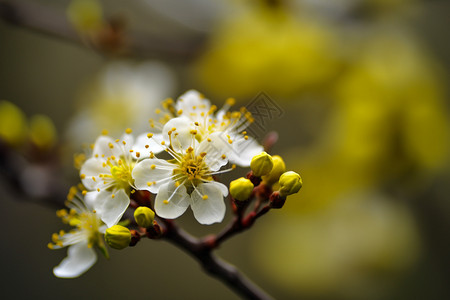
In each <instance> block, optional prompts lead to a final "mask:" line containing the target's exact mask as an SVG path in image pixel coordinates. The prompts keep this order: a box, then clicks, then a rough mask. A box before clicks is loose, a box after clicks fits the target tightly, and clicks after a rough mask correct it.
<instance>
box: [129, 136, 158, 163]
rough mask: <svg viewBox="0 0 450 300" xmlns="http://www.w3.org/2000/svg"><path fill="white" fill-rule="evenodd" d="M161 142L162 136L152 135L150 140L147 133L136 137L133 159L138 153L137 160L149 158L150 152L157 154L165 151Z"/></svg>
mask: <svg viewBox="0 0 450 300" xmlns="http://www.w3.org/2000/svg"><path fill="white" fill-rule="evenodd" d="M162 141H163V138H162V134H153V135H152V137H151V138H149V137H148V136H147V133H144V134H141V135H140V136H138V138H137V140H136V143H135V144H134V146H133V157H134V158H135V159H136V158H138V157H136V153H137V152H139V153H140V155H139V158H146V157H149V155H150V152H153V153H155V154H156V153H159V152H161V151H163V150H164V149H166V147H164V146H163V145H161V142H162Z"/></svg>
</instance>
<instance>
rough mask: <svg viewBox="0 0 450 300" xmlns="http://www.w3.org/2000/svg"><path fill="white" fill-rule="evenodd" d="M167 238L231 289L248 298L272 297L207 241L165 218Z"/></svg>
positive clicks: (165, 235)
mask: <svg viewBox="0 0 450 300" xmlns="http://www.w3.org/2000/svg"><path fill="white" fill-rule="evenodd" d="M163 222H164V223H165V225H166V232H165V234H164V238H166V239H167V240H168V241H169V242H171V243H172V244H174V245H176V246H178V247H179V248H181V249H182V250H183V251H185V252H187V253H188V254H190V255H191V256H193V257H194V258H195V259H197V261H198V262H199V263H200V264H201V266H202V267H203V269H204V270H205V271H206V272H207V273H208V274H210V275H211V276H213V277H215V278H217V279H218V280H220V281H222V282H223V283H225V284H226V285H227V286H228V287H229V288H230V289H232V290H233V291H235V292H236V293H237V294H239V295H240V296H242V297H244V298H246V299H261V300H263V299H264V300H265V299H272V298H271V297H270V296H269V295H268V294H266V292H264V291H263V290H262V289H261V288H260V287H258V286H257V285H255V284H254V283H253V282H251V281H250V280H249V279H248V278H246V277H245V276H244V275H242V274H241V273H240V272H239V271H238V270H237V269H236V268H235V267H234V266H233V265H231V264H229V263H227V262H225V261H223V260H221V259H219V258H218V257H217V256H215V255H214V254H213V253H212V250H213V248H212V247H210V246H209V245H208V244H207V243H204V242H202V241H201V240H199V239H196V238H194V237H193V236H191V235H190V234H188V233H187V232H185V231H183V230H182V229H180V228H178V227H177V226H176V225H175V224H174V223H173V222H172V221H170V220H164V221H163Z"/></svg>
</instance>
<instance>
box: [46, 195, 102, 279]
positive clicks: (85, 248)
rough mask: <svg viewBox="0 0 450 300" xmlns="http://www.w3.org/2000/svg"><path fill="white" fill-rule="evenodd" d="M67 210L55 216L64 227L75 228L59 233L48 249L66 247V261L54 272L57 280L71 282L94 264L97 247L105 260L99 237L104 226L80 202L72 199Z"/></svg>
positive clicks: (53, 237) (55, 234) (85, 205)
mask: <svg viewBox="0 0 450 300" xmlns="http://www.w3.org/2000/svg"><path fill="white" fill-rule="evenodd" d="M67 206H68V207H69V208H70V211H69V212H68V211H67V210H66V209H62V210H59V211H58V212H57V215H58V216H59V217H61V218H62V220H63V222H64V223H68V224H70V225H71V226H75V227H76V228H75V229H74V230H72V231H70V232H68V233H65V232H64V231H60V232H59V234H57V233H54V234H53V236H52V241H53V243H49V244H48V247H49V248H50V249H60V248H63V247H69V249H68V251H67V253H68V255H67V257H66V258H64V259H63V260H62V261H61V263H60V264H59V265H58V266H56V267H55V268H54V269H53V273H54V274H55V276H56V277H62V278H74V277H78V276H80V275H81V274H83V273H84V272H86V271H87V270H88V269H89V268H90V267H92V266H93V265H94V263H95V262H96V261H97V254H96V252H95V250H94V249H93V247H94V246H96V247H98V248H99V249H101V250H102V251H103V253H104V254H105V255H106V256H107V252H106V248H105V245H104V242H103V239H102V235H103V233H104V232H105V230H106V225H105V224H104V223H103V222H102V221H101V219H100V218H99V216H98V215H97V214H96V213H94V212H93V210H92V208H91V207H89V205H88V204H85V203H84V202H83V201H82V200H81V198H78V199H77V198H73V199H71V200H70V201H69V203H68V204H67Z"/></svg>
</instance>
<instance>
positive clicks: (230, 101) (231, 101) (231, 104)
mask: <svg viewBox="0 0 450 300" xmlns="http://www.w3.org/2000/svg"><path fill="white" fill-rule="evenodd" d="M226 103H227V104H228V105H229V106H233V105H234V104H235V103H236V100H235V99H234V98H228V99H227V101H226Z"/></svg>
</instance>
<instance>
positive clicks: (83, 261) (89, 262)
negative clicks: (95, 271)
mask: <svg viewBox="0 0 450 300" xmlns="http://www.w3.org/2000/svg"><path fill="white" fill-rule="evenodd" d="M67 253H68V255H67V257H66V258H64V259H63V260H62V261H61V263H60V264H59V265H58V266H56V267H55V268H53V274H55V276H56V277H61V278H75V277H78V276H80V275H81V274H83V273H84V272H86V271H87V270H89V268H90V267H92V266H93V265H94V264H95V262H96V261H97V255H96V254H95V251H94V249H92V248H88V246H87V241H83V242H81V243H78V244H75V245H72V246H70V247H69V250H68V251H67Z"/></svg>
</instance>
